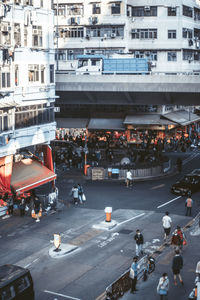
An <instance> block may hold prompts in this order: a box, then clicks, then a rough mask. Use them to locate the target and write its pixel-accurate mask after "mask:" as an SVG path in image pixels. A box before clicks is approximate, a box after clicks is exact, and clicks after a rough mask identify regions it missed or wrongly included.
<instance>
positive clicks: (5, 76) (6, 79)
mask: <svg viewBox="0 0 200 300" xmlns="http://www.w3.org/2000/svg"><path fill="white" fill-rule="evenodd" d="M0 75H1V76H0V79H1V80H0V88H2V89H5V88H10V87H11V84H10V72H9V71H8V72H6V71H5V72H4V71H2V72H1V73H0Z"/></svg>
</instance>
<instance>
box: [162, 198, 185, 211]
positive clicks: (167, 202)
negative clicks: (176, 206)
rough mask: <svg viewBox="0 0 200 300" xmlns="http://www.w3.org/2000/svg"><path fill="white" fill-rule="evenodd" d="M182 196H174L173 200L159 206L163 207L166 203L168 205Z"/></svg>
mask: <svg viewBox="0 0 200 300" xmlns="http://www.w3.org/2000/svg"><path fill="white" fill-rule="evenodd" d="M181 197H182V196H178V197H176V198H174V199H172V200H170V201H168V202H166V203H164V204H162V205H159V206H157V208H161V207H163V206H165V205H167V204H169V203H171V202H173V201H176V200H177V199H179V198H181Z"/></svg>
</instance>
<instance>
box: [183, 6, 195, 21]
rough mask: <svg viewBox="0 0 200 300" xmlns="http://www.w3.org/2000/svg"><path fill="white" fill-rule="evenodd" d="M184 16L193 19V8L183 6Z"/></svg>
mask: <svg viewBox="0 0 200 300" xmlns="http://www.w3.org/2000/svg"><path fill="white" fill-rule="evenodd" d="M183 16H186V17H190V18H192V17H193V11H192V7H189V6H186V5H183Z"/></svg>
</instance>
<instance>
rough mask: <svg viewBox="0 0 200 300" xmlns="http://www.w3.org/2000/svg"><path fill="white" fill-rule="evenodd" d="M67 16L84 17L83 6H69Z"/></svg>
mask: <svg viewBox="0 0 200 300" xmlns="http://www.w3.org/2000/svg"><path fill="white" fill-rule="evenodd" d="M67 14H68V15H69V16H76V15H83V5H81V4H76V5H67Z"/></svg>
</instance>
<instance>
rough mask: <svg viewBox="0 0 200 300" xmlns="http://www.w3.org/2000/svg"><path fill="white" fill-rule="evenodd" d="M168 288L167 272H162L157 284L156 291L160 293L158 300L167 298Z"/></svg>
mask: <svg viewBox="0 0 200 300" xmlns="http://www.w3.org/2000/svg"><path fill="white" fill-rule="evenodd" d="M168 290H169V278H168V276H167V273H163V274H162V277H160V279H159V283H158V286H157V293H158V294H159V295H160V300H164V299H167V298H166V297H167V294H168Z"/></svg>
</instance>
